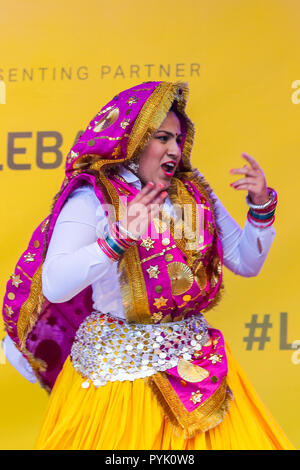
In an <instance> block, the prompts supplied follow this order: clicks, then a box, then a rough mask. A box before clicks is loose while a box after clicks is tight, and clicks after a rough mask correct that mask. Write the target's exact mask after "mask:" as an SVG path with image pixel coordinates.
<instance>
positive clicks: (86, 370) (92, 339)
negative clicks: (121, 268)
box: [70, 312, 209, 388]
mask: <svg viewBox="0 0 300 470" xmlns="http://www.w3.org/2000/svg"><path fill="white" fill-rule="evenodd" d="M208 328H209V325H208V323H207V322H206V320H205V319H204V317H203V316H202V315H200V314H199V315H197V316H193V317H190V318H188V319H186V320H181V321H178V322H171V323H160V324H149V325H145V324H137V323H134V324H133V323H126V322H124V321H123V320H119V319H117V318H114V317H111V316H110V315H108V314H101V312H92V314H91V315H89V316H88V317H87V318H86V319H85V320H84V322H83V323H81V325H80V327H79V329H78V330H77V332H76V336H75V340H74V342H73V345H72V349H71V354H70V356H71V361H72V364H73V367H74V369H75V370H76V371H77V372H78V373H79V374H80V375H81V376H82V377H83V378H84V379H85V381H84V382H83V383H82V385H81V386H82V387H83V388H88V387H89V386H90V383H91V382H92V383H93V384H94V386H95V387H97V388H98V387H100V386H102V385H105V384H106V383H107V382H115V381H120V382H122V381H124V380H130V381H133V380H135V379H139V378H144V377H147V376H150V375H153V374H155V373H157V372H159V371H165V370H167V369H171V368H172V367H175V366H177V363H178V361H179V359H181V358H183V359H185V360H187V361H189V360H191V359H192V358H193V355H194V354H196V353H197V352H199V351H200V350H201V349H202V346H204V344H205V343H207V342H208V340H209V334H208Z"/></svg>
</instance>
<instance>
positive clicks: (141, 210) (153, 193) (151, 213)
mask: <svg viewBox="0 0 300 470" xmlns="http://www.w3.org/2000/svg"><path fill="white" fill-rule="evenodd" d="M163 189H164V185H163V184H161V183H158V184H155V183H152V182H151V181H150V182H148V183H147V184H146V185H145V186H144V187H143V188H142V190H141V191H140V192H139V194H138V195H137V196H136V197H135V198H134V199H133V200H132V201H131V202H130V203H129V204H128V206H127V208H126V209H125V213H124V217H123V218H122V220H120V223H121V226H122V227H124V228H125V230H128V231H129V232H130V233H132V234H133V235H134V236H135V238H140V237H141V236H142V235H144V233H145V232H146V230H147V228H148V226H149V224H150V223H151V221H152V220H153V218H154V217H156V216H157V215H158V214H159V211H160V205H161V204H162V203H163V202H164V201H165V199H166V197H167V195H168V193H167V191H163Z"/></svg>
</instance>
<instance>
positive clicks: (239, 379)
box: [36, 344, 294, 450]
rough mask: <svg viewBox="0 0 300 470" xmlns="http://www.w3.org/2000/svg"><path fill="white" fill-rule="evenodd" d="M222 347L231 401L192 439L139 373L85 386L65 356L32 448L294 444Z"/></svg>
mask: <svg viewBox="0 0 300 470" xmlns="http://www.w3.org/2000/svg"><path fill="white" fill-rule="evenodd" d="M226 352H227V358H228V368H229V372H228V385H229V387H230V388H231V390H232V391H233V393H234V401H233V402H231V404H230V409H229V412H228V413H227V414H226V416H225V418H224V420H223V421H222V422H221V423H220V424H219V425H218V426H216V427H215V428H213V429H210V430H209V431H207V432H203V433H199V434H197V435H196V436H195V437H194V438H192V439H184V437H183V433H181V432H178V430H174V427H173V426H172V424H171V423H170V422H169V421H168V419H167V418H166V416H164V412H163V410H162V408H161V406H160V405H159V403H158V402H157V400H156V397H155V396H154V395H153V393H152V391H151V388H150V387H149V386H148V385H147V384H146V383H145V382H144V380H143V379H137V380H135V381H134V382H129V381H125V382H113V383H108V384H107V385H105V386H103V387H100V388H98V389H96V388H95V387H94V386H93V385H91V386H90V387H89V388H88V389H83V388H82V387H81V383H82V382H83V379H82V378H81V377H80V375H79V374H78V373H77V372H76V371H75V370H74V369H73V366H72V363H71V361H70V358H67V360H66V362H65V364H64V367H63V369H62V371H61V373H60V374H59V376H58V378H57V381H56V383H55V386H54V388H53V390H52V393H51V395H50V399H49V404H48V407H47V410H46V414H45V418H44V422H43V425H42V428H41V431H40V434H39V437H38V440H37V443H36V449H40V450H42V449H43V450H45V449H52V450H54V449H59V450H63V449H69V450H74V449H76V450H80V449H82V450H92V449H98V450H99V449H102V450H124V449H128V450H159V449H161V450H271V449H274V450H275V449H277V450H283V449H289V450H291V449H294V447H293V445H292V444H291V443H290V442H289V440H288V439H287V437H286V436H285V434H284V433H283V431H282V430H281V428H280V426H279V425H278V424H277V423H276V421H275V420H274V418H273V417H272V416H271V415H270V413H269V412H268V410H267V409H266V408H265V406H264V405H263V404H262V402H261V400H260V399H259V397H258V396H257V394H256V392H255V390H254V388H253V386H252V385H251V383H250V382H249V380H248V379H247V377H246V375H245V373H244V372H243V370H242V369H241V367H240V366H239V364H238V363H237V362H236V360H235V359H234V357H233V355H232V353H231V351H230V348H229V346H228V345H227V344H226Z"/></svg>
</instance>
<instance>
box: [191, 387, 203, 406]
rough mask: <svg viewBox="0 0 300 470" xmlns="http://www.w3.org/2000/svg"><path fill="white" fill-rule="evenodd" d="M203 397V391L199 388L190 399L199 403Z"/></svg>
mask: <svg viewBox="0 0 300 470" xmlns="http://www.w3.org/2000/svg"><path fill="white" fill-rule="evenodd" d="M202 397H203V393H200V390H197V392H192V396H191V398H190V400H191V401H192V402H193V403H194V405H196V404H197V403H200V402H201V398H202Z"/></svg>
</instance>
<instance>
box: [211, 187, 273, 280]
mask: <svg viewBox="0 0 300 470" xmlns="http://www.w3.org/2000/svg"><path fill="white" fill-rule="evenodd" d="M214 196H215V198H216V199H217V202H216V218H217V221H218V223H219V225H220V228H221V231H222V237H221V241H222V246H223V253H224V265H225V266H226V267H227V268H228V269H230V271H232V272H234V273H235V274H239V275H240V276H245V277H251V276H257V275H258V273H259V272H260V270H261V268H262V266H263V264H264V262H265V260H266V258H267V255H268V253H269V250H270V248H271V245H272V243H273V240H274V237H275V233H276V232H275V229H274V227H273V225H271V226H269V227H264V228H258V227H255V226H254V225H252V224H251V223H250V222H249V221H248V219H247V218H246V222H245V225H244V229H243V230H242V229H241V228H240V226H239V225H238V224H237V222H235V220H234V219H233V218H232V217H231V215H230V214H229V213H228V211H227V210H226V209H225V207H224V206H223V204H222V203H221V201H220V200H219V199H218V198H217V196H216V195H215V194H214Z"/></svg>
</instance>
